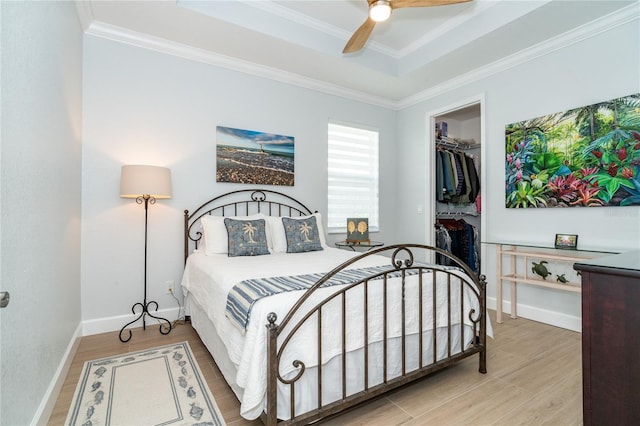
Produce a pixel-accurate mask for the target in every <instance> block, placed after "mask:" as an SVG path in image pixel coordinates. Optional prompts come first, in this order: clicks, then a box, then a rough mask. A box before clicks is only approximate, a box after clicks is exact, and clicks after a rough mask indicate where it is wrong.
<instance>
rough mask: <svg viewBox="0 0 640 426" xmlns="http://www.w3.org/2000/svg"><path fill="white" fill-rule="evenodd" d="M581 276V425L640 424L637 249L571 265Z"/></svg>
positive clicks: (639, 262)
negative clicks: (582, 423)
mask: <svg viewBox="0 0 640 426" xmlns="http://www.w3.org/2000/svg"><path fill="white" fill-rule="evenodd" d="M574 269H576V270H577V271H580V273H581V275H582V398H583V416H584V417H583V421H584V424H585V425H640V251H635V252H630V253H624V254H618V255H613V256H607V257H602V258H599V259H593V260H589V261H585V262H580V263H576V264H575V265H574Z"/></svg>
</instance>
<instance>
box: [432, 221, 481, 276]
mask: <svg viewBox="0 0 640 426" xmlns="http://www.w3.org/2000/svg"><path fill="white" fill-rule="evenodd" d="M435 226H436V247H438V248H441V249H443V250H446V251H447V252H449V253H451V254H453V255H454V256H456V257H458V258H459V259H460V260H462V261H463V262H464V263H466V264H467V265H468V266H469V268H471V270H472V271H473V272H476V273H478V272H479V271H480V250H479V245H480V242H479V241H478V231H477V229H476V227H475V226H473V225H471V224H469V223H467V222H465V221H464V220H463V219H438V220H437V222H436V225H435ZM436 262H437V263H439V264H441V265H451V264H453V262H452V261H451V260H450V259H449V258H447V257H446V256H443V255H439V256H437V257H436Z"/></svg>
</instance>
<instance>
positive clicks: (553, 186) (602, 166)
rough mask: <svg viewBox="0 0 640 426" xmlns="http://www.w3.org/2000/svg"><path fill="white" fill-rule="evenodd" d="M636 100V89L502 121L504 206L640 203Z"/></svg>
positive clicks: (639, 119) (639, 98)
mask: <svg viewBox="0 0 640 426" xmlns="http://www.w3.org/2000/svg"><path fill="white" fill-rule="evenodd" d="M639 102H640V93H635V94H632V95H629V96H625V97H622V98H616V99H610V100H605V101H602V102H598V103H595V104H592V105H586V106H580V107H577V108H573V109H570V110H567V111H563V112H556V113H553V114H549V115H546V116H542V117H536V118H532V119H529V120H525V121H520V122H517V123H511V124H507V125H506V126H505V150H506V151H505V152H506V158H505V170H506V173H505V204H506V207H508V208H541V207H592V206H594V207H598V206H607V207H613V206H640V177H639V176H638V171H637V169H638V168H637V160H638V158H639V155H640V145H639V144H640V111H639V110H638V103H639ZM611 117H615V119H614V120H613V122H612V121H611V120H612V119H611Z"/></svg>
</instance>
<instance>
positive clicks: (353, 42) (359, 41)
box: [342, 18, 376, 53]
mask: <svg viewBox="0 0 640 426" xmlns="http://www.w3.org/2000/svg"><path fill="white" fill-rule="evenodd" d="M375 26H376V21H374V20H373V19H371V18H367V20H366V21H364V24H362V25H360V28H358V29H357V30H356V32H355V33H353V35H352V36H351V38H350V39H349V41H348V42H347V45H346V46H345V47H344V50H343V51H342V53H352V52H357V51H358V50H360V49H362V48H363V47H364V45H365V44H366V43H367V40H369V36H370V35H371V31H373V28H374V27H375Z"/></svg>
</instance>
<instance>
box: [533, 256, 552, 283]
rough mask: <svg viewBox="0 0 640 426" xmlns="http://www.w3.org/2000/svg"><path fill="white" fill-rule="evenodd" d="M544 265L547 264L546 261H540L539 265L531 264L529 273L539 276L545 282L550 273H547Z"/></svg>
mask: <svg viewBox="0 0 640 426" xmlns="http://www.w3.org/2000/svg"><path fill="white" fill-rule="evenodd" d="M546 263H549V262H547V261H546V260H541V261H540V263H536V262H531V265H532V266H531V272H533V273H534V274H536V275H540V276H541V277H542V279H543V280H546V279H547V277H548V276H549V275H551V272H549V270H548V269H547V267H546V266H544V265H545V264H546Z"/></svg>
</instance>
